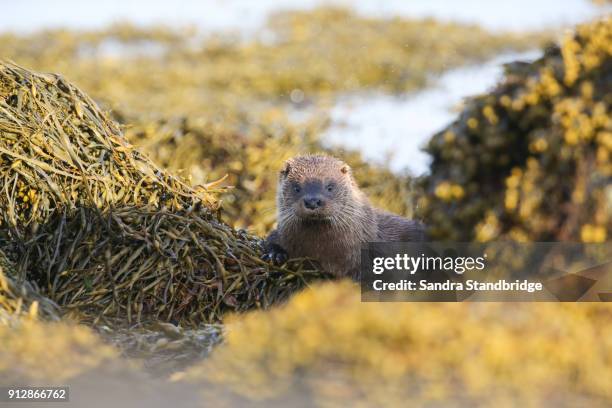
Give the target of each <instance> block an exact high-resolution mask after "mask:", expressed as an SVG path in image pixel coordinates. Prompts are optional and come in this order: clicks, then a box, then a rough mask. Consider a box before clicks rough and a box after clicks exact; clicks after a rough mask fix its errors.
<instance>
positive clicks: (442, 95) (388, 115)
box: [324, 51, 541, 175]
mask: <svg viewBox="0 0 612 408" xmlns="http://www.w3.org/2000/svg"><path fill="white" fill-rule="evenodd" d="M540 55H541V52H540V51H529V52H524V53H511V54H504V55H501V56H499V57H496V58H494V59H492V60H490V61H488V62H486V63H483V64H479V65H474V66H469V67H463V68H458V69H453V70H451V71H448V72H447V73H445V74H443V75H442V76H440V77H439V78H437V79H436V80H435V85H434V86H433V87H430V88H427V89H425V90H423V91H420V92H416V93H413V94H411V95H408V96H390V95H385V94H374V95H354V96H347V97H344V98H343V99H341V100H340V101H339V102H338V103H337V104H336V106H335V107H334V108H332V110H331V120H332V126H331V127H330V129H329V130H328V131H327V133H326V135H325V139H324V141H326V142H327V143H329V144H330V145H334V146H343V147H347V148H353V149H357V150H359V151H361V152H362V153H363V155H364V157H365V158H366V159H368V160H370V161H373V162H376V163H380V164H386V165H388V166H390V167H391V169H392V170H394V171H396V172H401V171H405V170H407V171H408V172H410V173H411V174H413V175H421V174H423V173H425V172H426V171H427V169H428V167H429V156H428V155H427V154H426V153H425V152H423V151H422V150H421V148H422V146H423V145H424V144H425V143H426V142H427V140H429V138H430V137H431V136H432V135H433V134H434V133H436V132H437V131H439V130H441V129H442V128H443V127H444V126H445V125H447V124H448V123H450V122H451V121H452V120H453V119H454V118H455V117H456V112H455V110H456V109H455V108H457V107H458V106H459V105H460V104H461V102H462V101H463V100H464V98H466V97H469V96H473V95H477V94H480V93H483V92H485V91H487V90H488V89H490V88H491V87H493V86H494V85H495V83H496V82H497V80H498V79H499V78H500V77H501V75H502V72H503V64H505V63H508V62H511V61H516V60H521V61H532V60H534V59H536V58H538V57H539V56H540Z"/></svg>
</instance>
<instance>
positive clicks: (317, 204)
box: [304, 196, 324, 210]
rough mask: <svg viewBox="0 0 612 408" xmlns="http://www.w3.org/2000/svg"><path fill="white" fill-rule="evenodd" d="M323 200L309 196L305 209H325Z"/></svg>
mask: <svg viewBox="0 0 612 408" xmlns="http://www.w3.org/2000/svg"><path fill="white" fill-rule="evenodd" d="M323 204H324V202H323V200H321V198H320V197H316V196H307V197H304V207H306V208H307V209H309V210H316V209H317V208H321V207H323Z"/></svg>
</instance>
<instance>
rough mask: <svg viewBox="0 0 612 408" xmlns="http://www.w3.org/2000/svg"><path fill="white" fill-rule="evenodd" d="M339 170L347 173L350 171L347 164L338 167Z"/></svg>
mask: <svg viewBox="0 0 612 408" xmlns="http://www.w3.org/2000/svg"><path fill="white" fill-rule="evenodd" d="M340 171H341V172H342V174H349V173H350V172H351V168H350V166H349V165H348V164H345V165H343V166H342V167H341V168H340Z"/></svg>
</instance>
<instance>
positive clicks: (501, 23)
mask: <svg viewBox="0 0 612 408" xmlns="http://www.w3.org/2000/svg"><path fill="white" fill-rule="evenodd" d="M5 3H6V4H3V5H2V13H0V31H10V30H17V31H33V30H38V29H41V28H48V27H63V28H93V27H102V26H105V25H107V24H110V23H112V22H115V21H117V20H124V21H131V22H134V23H137V24H145V25H147V24H155V23H164V24H181V25H184V24H193V25H195V26H197V27H198V28H199V29H202V30H239V31H242V32H245V33H253V32H254V31H255V30H257V29H258V28H260V27H261V26H262V25H263V24H264V22H265V20H266V18H267V17H268V16H269V15H270V13H272V12H275V11H279V10H282V9H310V8H313V7H317V6H321V5H340V6H345V7H352V8H354V9H355V10H357V11H358V12H360V13H362V14H364V15H368V16H375V17H380V16H383V17H391V16H398V15H399V16H406V17H418V18H422V17H434V18H436V19H439V20H446V21H459V22H467V23H476V24H479V25H481V26H483V27H486V28H488V29H492V30H539V29H543V28H552V27H559V26H571V25H574V24H576V23H578V22H580V21H584V20H588V19H591V18H593V17H595V16H597V15H598V14H601V13H603V11H604V10H605V9H606V8H604V7H599V6H596V5H594V4H593V3H592V2H591V1H590V0H563V2H562V6H560V2H559V1H558V0H513V1H487V0H462V1H452V0H429V1H425V0H420V1H419V0H411V1H406V0H386V1H379V0H360V1H352V0H257V1H253V0H227V1H223V0H201V1H186V0H177V1H174V2H172V3H168V2H167V1H164V0H131V1H126V0H108V1H103V2H102V1H100V2H83V1H78V0H53V1H49V0H21V1H12V2H5ZM610 9H611V8H610V7H607V10H610Z"/></svg>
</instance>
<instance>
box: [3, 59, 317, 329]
mask: <svg viewBox="0 0 612 408" xmlns="http://www.w3.org/2000/svg"><path fill="white" fill-rule="evenodd" d="M0 136H1V137H0V174H2V192H1V194H0V239H2V241H4V242H10V246H11V248H12V251H13V252H14V253H16V256H15V259H14V261H15V268H16V269H17V274H18V278H19V279H20V280H23V281H27V280H30V281H33V282H35V283H37V284H38V285H39V286H40V288H41V290H42V292H43V294H45V295H47V296H49V297H50V298H51V299H53V300H55V301H57V302H58V303H59V304H60V305H62V306H63V307H64V309H65V310H74V309H76V310H78V312H80V313H82V314H83V315H84V316H86V317H88V318H96V319H97V318H109V317H116V318H120V319H127V322H133V321H140V320H141V319H143V318H147V317H153V318H159V319H164V320H172V321H176V322H179V321H188V322H191V323H193V322H202V321H215V320H218V319H220V317H221V315H222V313H223V311H224V310H226V309H231V310H245V309H248V308H251V307H266V306H268V305H270V304H272V303H274V302H276V301H279V300H282V299H284V298H285V297H286V296H287V295H288V294H289V293H291V292H293V291H294V290H296V289H297V288H299V287H301V286H303V285H304V284H305V283H306V280H307V279H309V278H311V277H317V276H319V275H318V273H317V272H316V271H314V270H304V269H302V267H301V266H300V265H299V264H298V265H295V269H294V270H293V271H290V270H288V269H283V268H277V267H272V266H270V265H269V264H267V263H265V262H263V261H261V260H260V240H259V239H258V238H256V237H253V236H250V235H248V234H246V233H244V232H241V231H236V230H234V229H232V228H230V227H228V226H227V225H226V224H224V223H222V222H220V221H219V220H218V213H217V210H218V203H217V200H216V194H215V192H216V191H215V190H214V189H213V188H211V186H210V185H209V186H208V187H205V186H199V187H195V188H192V187H189V186H187V185H186V184H185V183H183V182H182V181H181V180H179V179H177V178H176V177H173V176H171V175H169V174H168V173H166V172H165V171H163V170H160V169H159V168H157V167H156V166H155V165H153V164H152V163H151V162H150V161H149V160H148V159H147V158H146V157H145V156H143V155H141V154H140V153H139V152H138V151H137V150H135V149H134V148H133V147H132V146H131V145H130V144H129V143H127V141H126V140H125V139H124V138H123V135H122V134H121V132H120V131H119V129H118V127H117V125H116V124H115V123H113V122H112V121H111V120H109V119H108V117H107V116H106V114H104V113H103V112H101V111H100V110H99V109H98V108H97V106H96V105H95V104H94V103H93V102H92V101H91V100H90V99H89V98H88V97H87V96H86V95H85V94H83V93H82V92H81V91H80V90H78V89H77V88H76V87H74V86H73V85H72V84H70V83H69V82H68V81H66V80H64V79H63V78H62V77H60V76H57V75H47V74H37V73H34V72H32V71H28V70H25V69H23V68H20V67H18V66H15V65H11V64H4V63H2V64H0ZM2 241H0V242H2Z"/></svg>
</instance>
